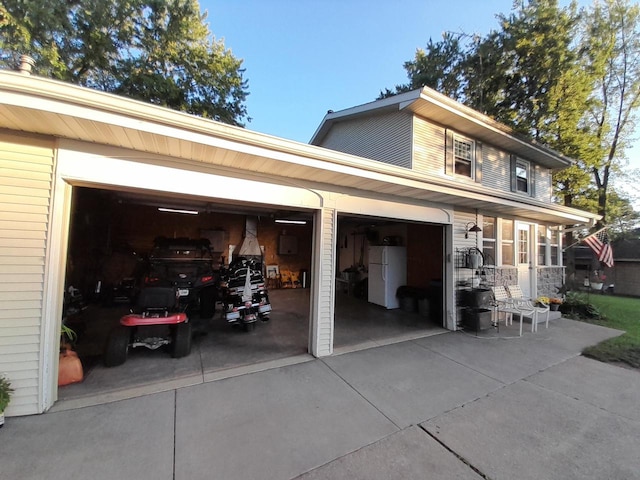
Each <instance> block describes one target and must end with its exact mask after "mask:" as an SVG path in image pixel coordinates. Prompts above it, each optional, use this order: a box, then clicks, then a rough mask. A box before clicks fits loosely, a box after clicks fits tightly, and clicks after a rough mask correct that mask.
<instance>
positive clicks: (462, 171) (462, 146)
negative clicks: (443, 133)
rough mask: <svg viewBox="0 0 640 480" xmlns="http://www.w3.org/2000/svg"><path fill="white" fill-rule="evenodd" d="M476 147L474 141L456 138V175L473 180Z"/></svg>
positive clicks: (454, 152) (454, 141)
mask: <svg viewBox="0 0 640 480" xmlns="http://www.w3.org/2000/svg"><path fill="white" fill-rule="evenodd" d="M474 152H475V145H474V142H473V141H472V140H467V139H466V138H461V137H455V138H454V140H453V158H454V172H455V174H456V175H462V176H464V177H469V178H473V160H474Z"/></svg>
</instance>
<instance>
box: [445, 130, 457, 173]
mask: <svg viewBox="0 0 640 480" xmlns="http://www.w3.org/2000/svg"><path fill="white" fill-rule="evenodd" d="M454 168H455V167H454V160H453V132H452V131H451V130H447V131H446V134H445V147H444V173H445V174H447V175H453V172H454Z"/></svg>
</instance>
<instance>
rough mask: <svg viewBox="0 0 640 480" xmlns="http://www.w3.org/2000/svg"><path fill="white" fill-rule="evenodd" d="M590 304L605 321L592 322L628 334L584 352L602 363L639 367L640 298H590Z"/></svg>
mask: <svg viewBox="0 0 640 480" xmlns="http://www.w3.org/2000/svg"><path fill="white" fill-rule="evenodd" d="M589 302H590V303H591V304H593V305H594V306H595V307H596V308H597V309H598V310H600V312H601V313H602V314H603V316H604V318H603V319H602V320H589V322H591V323H597V324H598V325H604V326H606V327H611V328H617V329H618V330H624V331H625V332H626V333H625V334H624V335H621V336H619V337H616V338H612V339H610V340H605V341H604V342H601V343H599V344H598V345H595V346H593V347H588V348H587V349H585V350H584V352H582V353H583V354H584V355H585V356H587V357H591V358H595V359H596V360H600V361H602V362H624V363H626V364H628V365H630V366H632V367H635V368H640V299H638V298H625V297H615V296H610V295H591V296H590V297H589Z"/></svg>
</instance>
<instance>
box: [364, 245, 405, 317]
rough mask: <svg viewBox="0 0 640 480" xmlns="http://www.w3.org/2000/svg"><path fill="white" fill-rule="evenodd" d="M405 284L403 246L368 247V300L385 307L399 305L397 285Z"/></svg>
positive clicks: (396, 306)
mask: <svg viewBox="0 0 640 480" xmlns="http://www.w3.org/2000/svg"><path fill="white" fill-rule="evenodd" d="M406 284H407V249H406V248H405V247H391V246H381V247H369V302H371V303H375V304H376V305H381V306H383V307H385V308H389V309H391V308H398V307H399V306H400V304H399V301H398V298H397V297H396V290H398V287H400V286H402V285H406Z"/></svg>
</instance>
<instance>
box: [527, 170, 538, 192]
mask: <svg viewBox="0 0 640 480" xmlns="http://www.w3.org/2000/svg"><path fill="white" fill-rule="evenodd" d="M538 168H539V167H538V165H533V164H531V178H529V195H531V196H532V197H535V196H536V177H537V176H538V172H539V171H538Z"/></svg>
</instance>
